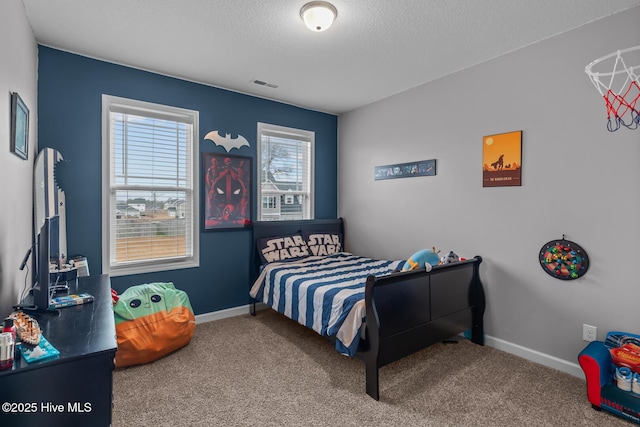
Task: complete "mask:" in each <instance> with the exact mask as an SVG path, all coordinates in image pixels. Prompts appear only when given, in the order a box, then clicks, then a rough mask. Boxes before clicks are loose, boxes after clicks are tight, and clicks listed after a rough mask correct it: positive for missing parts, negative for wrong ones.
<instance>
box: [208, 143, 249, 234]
mask: <svg viewBox="0 0 640 427" xmlns="http://www.w3.org/2000/svg"><path fill="white" fill-rule="evenodd" d="M202 177H203V181H204V182H203V185H202V188H203V189H204V197H203V203H202V205H203V217H204V229H205V230H221V229H233V228H245V227H248V226H250V225H251V157H242V156H231V155H228V154H216V153H202Z"/></svg>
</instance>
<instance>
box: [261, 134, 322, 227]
mask: <svg viewBox="0 0 640 427" xmlns="http://www.w3.org/2000/svg"><path fill="white" fill-rule="evenodd" d="M314 139H315V134H314V133H313V132H310V131H305V130H300V129H293V128H287V127H282V126H276V125H270V124H266V123H258V153H260V154H259V155H260V188H259V192H260V194H259V196H258V197H259V200H263V201H264V200H265V198H266V197H273V198H277V199H278V200H279V203H275V205H271V204H270V205H268V206H265V203H262V204H261V205H260V206H259V212H258V218H259V219H260V220H262V221H280V220H294V219H313V203H314V194H313V167H314V165H313V151H314ZM267 207H268V208H267Z"/></svg>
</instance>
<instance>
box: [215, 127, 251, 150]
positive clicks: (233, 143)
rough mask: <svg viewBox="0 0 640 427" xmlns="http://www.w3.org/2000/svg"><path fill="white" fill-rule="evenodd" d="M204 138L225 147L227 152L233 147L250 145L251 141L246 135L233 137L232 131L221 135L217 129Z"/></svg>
mask: <svg viewBox="0 0 640 427" xmlns="http://www.w3.org/2000/svg"><path fill="white" fill-rule="evenodd" d="M204 139H208V140H209V141H213V143H214V144H216V145H219V146H221V147H224V149H225V150H227V153H228V152H229V151H231V149H232V148H238V149H239V148H240V147H244V146H247V147H250V145H249V142H248V141H247V140H246V139H245V137H244V136H242V135H238V136H237V137H236V138H231V134H230V133H227V134H225V136H221V135H220V133H219V132H218V131H217V130H212V131H211V132H209V133H208V134H206V135H205V136H204Z"/></svg>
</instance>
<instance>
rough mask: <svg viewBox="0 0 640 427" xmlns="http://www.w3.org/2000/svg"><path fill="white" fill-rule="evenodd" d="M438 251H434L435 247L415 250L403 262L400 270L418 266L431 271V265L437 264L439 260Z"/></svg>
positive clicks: (414, 268)
mask: <svg viewBox="0 0 640 427" xmlns="http://www.w3.org/2000/svg"><path fill="white" fill-rule="evenodd" d="M438 252H440V251H437V252H436V248H431V249H422V250H421V251H418V252H416V253H415V254H413V255H411V257H410V258H409V259H408V260H407V262H405V263H404V267H402V271H411V270H416V269H418V268H426V270H427V271H431V267H432V266H434V265H438V263H439V262H440V257H438Z"/></svg>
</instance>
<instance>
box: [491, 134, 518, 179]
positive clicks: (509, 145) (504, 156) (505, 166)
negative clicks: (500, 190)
mask: <svg viewBox="0 0 640 427" xmlns="http://www.w3.org/2000/svg"><path fill="white" fill-rule="evenodd" d="M521 177H522V131H516V132H509V133H501V134H497V135H489V136H485V137H484V138H483V139H482V186H483V187H509V186H520V185H522V184H521Z"/></svg>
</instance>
